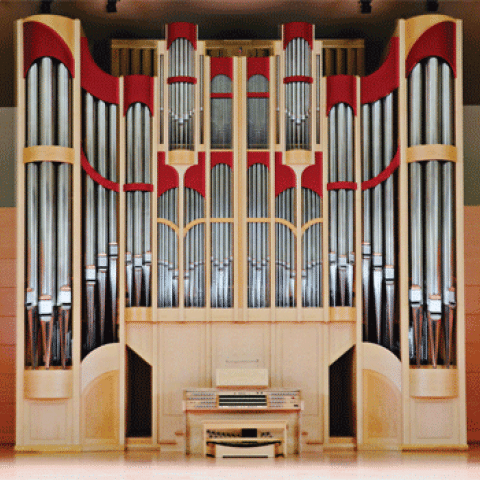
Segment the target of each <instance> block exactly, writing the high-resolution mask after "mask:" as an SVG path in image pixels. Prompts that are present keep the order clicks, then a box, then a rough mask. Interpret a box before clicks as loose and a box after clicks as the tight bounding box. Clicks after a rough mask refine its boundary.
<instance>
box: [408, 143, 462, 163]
mask: <svg viewBox="0 0 480 480" xmlns="http://www.w3.org/2000/svg"><path fill="white" fill-rule="evenodd" d="M430 160H440V161H441V160H447V161H449V162H456V161H457V147H455V146H453V145H415V146H413V147H409V148H407V163H412V162H428V161H430Z"/></svg>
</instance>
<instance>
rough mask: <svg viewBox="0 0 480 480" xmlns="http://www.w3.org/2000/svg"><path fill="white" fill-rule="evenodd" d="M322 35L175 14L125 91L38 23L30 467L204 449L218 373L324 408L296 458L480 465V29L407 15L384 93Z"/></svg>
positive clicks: (28, 274) (31, 45)
mask: <svg viewBox="0 0 480 480" xmlns="http://www.w3.org/2000/svg"><path fill="white" fill-rule="evenodd" d="M316 33H317V35H316ZM320 34H321V29H320V28H317V31H315V27H314V26H313V25H311V24H308V23H303V22H293V23H288V24H286V25H284V26H283V27H282V38H281V39H280V40H278V39H277V40H256V41H250V40H245V41H233V40H230V41H223V42H222V41H213V40H202V41H199V40H198V32H197V27H196V26H195V25H192V24H190V23H185V22H176V23H172V24H169V25H167V28H166V38H165V40H132V41H127V40H121V41H120V40H118V41H113V42H112V73H113V75H110V74H108V73H105V72H103V71H102V70H100V69H99V68H98V67H97V65H96V64H95V62H94V61H93V59H92V56H91V54H90V51H89V47H88V40H87V38H86V37H85V36H84V35H83V33H82V31H81V27H80V23H79V21H77V20H71V19H68V18H62V17H58V16H49V15H40V16H34V17H30V18H27V19H24V20H20V21H19V22H17V24H16V35H17V76H16V85H17V107H18V115H17V162H18V166H17V167H18V168H17V186H18V188H17V192H18V197H17V206H18V222H17V231H18V234H17V235H18V238H17V248H18V267H17V268H18V269H17V282H18V289H17V388H16V394H17V400H16V401H17V418H16V435H17V449H18V450H52V449H53V450H55V449H58V450H64V449H71V450H75V449H77V450H80V449H83V450H88V449H123V448H126V447H128V448H152V447H153V448H158V449H160V450H163V451H166V450H184V449H185V446H186V445H190V444H195V445H200V444H202V443H201V442H200V443H199V441H198V439H197V440H195V439H192V438H191V437H190V435H194V433H192V432H191V431H190V430H189V429H188V428H186V426H185V424H184V421H183V412H182V399H183V398H184V391H187V390H189V389H191V390H192V389H193V390H199V389H200V390H201V389H211V388H212V386H213V385H212V378H213V376H214V372H215V370H216V369H219V368H221V369H227V370H228V369H237V368H242V369H245V368H246V369H248V368H261V369H265V370H267V371H268V372H269V382H270V387H271V388H272V389H280V390H281V389H286V390H288V389H293V390H295V391H297V390H299V391H301V396H302V400H303V402H304V410H303V411H302V414H301V417H302V418H301V422H298V425H297V424H296V425H297V426H296V427H295V428H297V429H298V432H297V433H298V438H299V442H298V445H296V446H295V452H297V453H298V452H299V451H300V450H302V451H321V450H322V449H327V448H336V447H338V446H341V447H342V448H345V447H347V448H365V449H368V448H373V449H382V448H394V449H415V448H456V449H463V448H466V415H465V408H466V405H465V348H464V342H465V338H464V337H465V318H464V267H463V263H464V262H463V147H462V51H461V45H462V41H461V38H462V26H461V22H460V21H458V20H455V19H452V18H450V17H445V16H440V15H425V16H420V17H413V18H410V19H408V20H399V21H398V22H397V26H396V30H395V33H394V35H393V36H392V38H391V39H390V42H389V44H388V48H387V49H386V55H385V59H384V61H383V63H382V65H381V67H380V68H379V69H378V70H377V71H375V72H373V73H372V74H370V75H368V76H360V75H363V43H362V42H361V41H358V40H320V39H316V36H318V35H320ZM45 39H46V40H45ZM240 410H241V409H240ZM253 410H255V409H253ZM219 415H221V416H222V418H219V419H220V420H225V421H226V422H228V421H230V419H232V418H234V417H235V415H237V417H236V418H234V420H232V422H233V423H235V422H238V421H239V418H243V417H242V416H241V415H242V412H241V411H238V409H236V410H235V411H234V412H230V411H228V412H227V411H225V412H221V413H220V414H219ZM238 415H240V417H238ZM249 415H250V417H249V418H248V422H250V423H252V422H254V421H255V418H254V417H255V415H258V418H259V419H261V412H255V411H251V409H250V410H249ZM202 418H203V417H202V412H199V413H198V415H197V417H196V422H197V423H198V422H200V423H198V425H200V426H201V424H202ZM216 418H218V417H216ZM205 419H206V420H208V418H207V417H205ZM206 420H205V421H206ZM279 421H280V420H279ZM235 425H237V423H235ZM239 425H240V424H239ZM238 428H241V425H240V426H239V427H238ZM195 431H203V430H202V429H201V428H200V427H199V428H197V429H196V430H195ZM187 450H188V449H187Z"/></svg>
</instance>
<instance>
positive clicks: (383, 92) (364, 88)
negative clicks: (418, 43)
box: [360, 37, 400, 104]
mask: <svg viewBox="0 0 480 480" xmlns="http://www.w3.org/2000/svg"><path fill="white" fill-rule="evenodd" d="M399 84H400V73H399V39H398V37H393V38H392V39H391V40H390V47H389V51H388V55H387V58H386V59H385V62H383V65H382V66H381V67H380V68H379V69H378V70H377V71H376V72H373V73H372V74H371V75H369V76H368V77H362V78H361V79H360V90H361V102H362V104H365V103H372V102H376V101H377V100H380V99H381V98H384V97H386V96H387V95H388V94H390V93H392V92H393V91H394V90H396V89H397V88H398V86H399Z"/></svg>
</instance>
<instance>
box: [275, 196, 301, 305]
mask: <svg viewBox="0 0 480 480" xmlns="http://www.w3.org/2000/svg"><path fill="white" fill-rule="evenodd" d="M295 210H296V209H295V188H288V189H286V190H284V191H283V192H281V193H280V194H279V195H277V197H276V198H275V217H276V218H281V219H283V220H286V221H287V222H290V223H291V224H292V225H295ZM275 226H276V232H275V234H276V238H277V241H276V252H275V253H276V260H275V263H276V265H275V269H276V299H275V302H276V306H277V307H294V306H295V305H296V296H295V291H296V290H295V274H296V265H295V259H296V258H295V236H294V234H293V231H292V230H291V229H290V228H289V227H288V226H287V225H285V224H283V223H279V222H277V223H276V224H275Z"/></svg>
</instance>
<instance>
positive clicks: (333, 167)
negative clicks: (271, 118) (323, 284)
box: [329, 103, 355, 307]
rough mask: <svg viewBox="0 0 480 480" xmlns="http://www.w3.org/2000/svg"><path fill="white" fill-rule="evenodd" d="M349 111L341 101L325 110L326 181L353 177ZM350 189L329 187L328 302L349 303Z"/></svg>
mask: <svg viewBox="0 0 480 480" xmlns="http://www.w3.org/2000/svg"><path fill="white" fill-rule="evenodd" d="M353 136H354V130H353V111H352V108H351V107H350V106H348V105H347V104H345V103H339V104H337V105H335V106H333V107H332V108H331V110H330V113H329V159H330V174H329V182H330V183H335V182H353V181H354V169H353V163H354V149H353ZM353 219H354V193H353V191H351V190H346V189H343V188H342V189H339V190H331V191H330V251H329V264H330V274H329V277H330V306H332V307H335V306H353V282H354V275H353V273H354V263H355V254H354V221H353Z"/></svg>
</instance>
